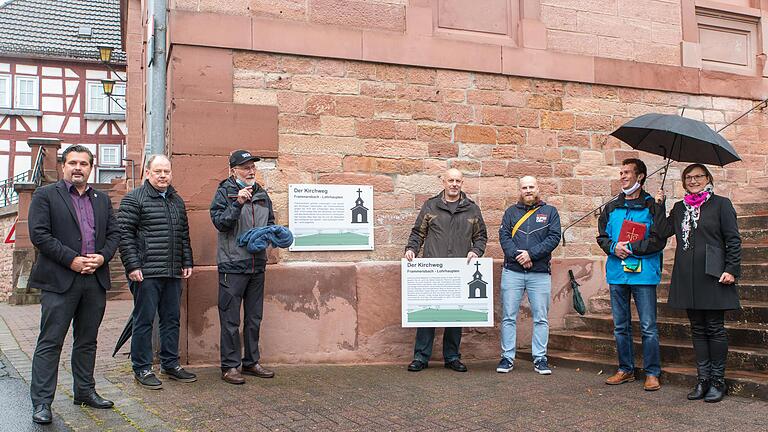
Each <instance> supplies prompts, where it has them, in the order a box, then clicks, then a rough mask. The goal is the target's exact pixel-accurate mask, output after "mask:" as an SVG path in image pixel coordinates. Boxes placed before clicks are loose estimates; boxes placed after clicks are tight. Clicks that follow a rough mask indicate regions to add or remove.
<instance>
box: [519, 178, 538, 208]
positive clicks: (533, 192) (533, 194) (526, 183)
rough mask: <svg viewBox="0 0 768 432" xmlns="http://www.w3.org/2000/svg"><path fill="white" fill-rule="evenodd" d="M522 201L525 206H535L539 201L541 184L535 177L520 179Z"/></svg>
mask: <svg viewBox="0 0 768 432" xmlns="http://www.w3.org/2000/svg"><path fill="white" fill-rule="evenodd" d="M519 182H520V201H521V202H522V203H523V204H525V205H533V204H535V203H536V202H538V201H539V182H538V181H536V177H534V176H525V177H521V178H520V181H519Z"/></svg>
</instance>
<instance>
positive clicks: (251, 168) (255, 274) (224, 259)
mask: <svg viewBox="0 0 768 432" xmlns="http://www.w3.org/2000/svg"><path fill="white" fill-rule="evenodd" d="M258 160H259V158H258V157H256V156H253V155H251V153H249V152H247V151H245V150H236V151H234V152H232V154H231V155H230V156H229V169H230V174H231V175H230V177H227V179H226V180H224V181H222V182H221V183H219V189H218V190H216V195H214V197H213V202H212V203H211V220H212V221H213V225H214V226H215V227H216V230H218V231H219V238H218V244H219V247H218V250H217V253H216V262H217V264H218V267H219V322H220V324H221V344H220V346H221V379H223V380H224V381H226V382H228V383H230V384H243V383H244V382H245V379H244V378H243V376H242V374H241V373H240V371H239V370H238V367H240V366H241V365H242V373H243V374H246V375H253V376H257V377H259V378H272V377H273V376H275V373H274V372H272V371H271V370H268V369H265V368H264V367H263V366H261V365H260V364H259V328H260V327H261V317H262V314H263V312H264V270H265V268H266V265H267V252H266V250H264V251H261V252H259V253H257V254H253V255H252V254H250V253H249V252H248V251H247V250H246V248H245V247H241V246H240V245H238V244H237V239H238V237H239V236H240V235H242V234H243V233H245V232H247V231H248V230H250V229H251V228H259V227H263V226H267V225H274V224H275V215H274V213H273V212H272V200H270V199H269V195H267V191H265V190H264V189H263V188H262V187H261V186H260V185H259V184H258V183H256V163H255V162H256V161H258ZM241 304H242V305H244V309H245V310H244V314H243V320H244V321H245V324H244V325H243V327H244V328H243V342H244V345H245V347H244V348H245V352H244V353H242V361H241V351H240V306H241Z"/></svg>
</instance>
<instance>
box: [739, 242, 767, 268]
mask: <svg viewBox="0 0 768 432" xmlns="http://www.w3.org/2000/svg"><path fill="white" fill-rule="evenodd" d="M767 262H768V245H761V244H742V246H741V263H742V264H752V263H757V264H759V263H767Z"/></svg>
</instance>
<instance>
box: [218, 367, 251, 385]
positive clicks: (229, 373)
mask: <svg viewBox="0 0 768 432" xmlns="http://www.w3.org/2000/svg"><path fill="white" fill-rule="evenodd" d="M221 379H223V380H224V381H226V382H228V383H230V384H245V378H243V376H242V375H241V374H240V371H239V370H237V368H229V369H227V370H225V371H222V372H221Z"/></svg>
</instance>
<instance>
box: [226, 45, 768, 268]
mask: <svg viewBox="0 0 768 432" xmlns="http://www.w3.org/2000/svg"><path fill="white" fill-rule="evenodd" d="M233 64H234V72H233V87H234V91H233V100H234V102H236V103H241V104H258V105H269V106H275V107H277V111H278V133H279V155H278V158H277V159H276V160H275V161H274V165H273V164H272V162H271V161H270V162H269V163H266V164H264V165H262V167H263V168H264V169H263V170H262V172H261V175H262V176H263V181H264V184H265V185H266V186H267V188H268V189H269V190H270V193H271V194H272V198H273V200H274V203H275V208H276V214H277V218H278V220H279V221H280V222H281V223H285V222H286V221H287V214H288V210H287V205H288V203H287V194H286V192H285V191H286V188H287V184H288V183H292V182H317V183H363V184H370V185H373V186H374V190H375V191H376V195H375V202H374V210H375V220H376V250H375V251H371V252H347V253H333V254H329V253H309V252H304V253H285V252H283V253H282V259H283V260H287V261H296V260H321V261H359V260H394V259H398V258H399V257H400V254H401V253H402V248H403V245H404V244H405V241H406V239H407V236H408V234H409V231H410V228H411V224H412V223H413V221H414V219H415V217H416V214H417V212H418V209H419V207H420V206H421V203H422V202H423V201H424V200H425V199H427V198H428V197H430V196H432V195H434V194H435V193H437V192H438V191H439V190H440V183H439V180H438V179H437V175H438V174H440V173H441V172H442V171H443V170H444V169H445V168H448V167H454V168H458V169H460V170H462V171H463V172H464V173H465V176H466V178H465V186H464V189H465V191H466V192H467V193H468V194H469V195H470V197H472V198H473V199H474V200H475V201H477V202H478V203H479V204H480V206H481V207H482V209H483V213H484V217H485V220H486V223H487V224H488V227H489V234H490V240H489V247H488V253H489V254H490V255H491V256H493V257H494V258H502V253H501V250H500V248H499V245H498V227H499V225H500V222H501V216H502V215H503V211H504V209H506V208H507V207H508V206H509V205H511V204H513V203H514V202H515V200H516V199H517V194H518V190H517V179H518V178H519V177H521V176H523V175H535V176H537V177H538V178H539V181H540V186H541V190H542V195H543V198H544V199H545V200H547V201H549V202H550V203H552V204H554V205H555V206H557V207H558V208H559V210H560V213H561V217H562V220H563V224H564V225H565V224H567V223H569V222H570V221H573V220H575V219H577V218H578V217H581V216H582V215H584V214H585V212H587V211H589V210H591V209H592V208H594V207H596V206H598V205H600V204H601V203H603V202H604V201H606V200H607V199H609V198H610V197H611V196H612V195H614V194H615V193H617V192H618V185H617V166H618V165H619V164H620V162H621V160H623V159H624V158H628V157H637V156H641V157H642V158H643V159H644V160H645V161H646V162H647V164H648V167H649V170H655V169H656V168H659V167H661V166H662V164H663V161H662V158H660V157H656V156H650V155H647V154H642V155H641V154H639V153H638V152H636V151H634V150H632V149H631V148H629V147H628V146H627V145H625V144H623V143H621V142H620V141H618V140H616V139H614V138H612V137H610V136H609V133H610V132H611V131H613V130H614V129H615V128H617V127H618V126H620V125H621V124H623V123H624V122H626V121H628V120H629V119H631V118H633V117H635V116H638V115H641V114H644V113H649V112H662V113H676V112H677V113H679V112H680V111H681V108H682V107H686V109H685V114H684V115H685V116H686V117H691V118H695V119H699V120H704V121H706V122H708V123H709V124H710V125H711V126H712V127H714V128H718V127H721V126H723V125H724V124H725V123H726V122H728V121H730V120H732V119H734V118H735V117H736V116H737V115H739V114H740V113H741V112H743V111H745V110H746V109H748V108H750V107H751V106H752V104H753V102H752V101H749V100H739V99H730V98H722V97H711V96H701V95H687V94H682V93H669V92H658V91H649V90H639V89H630V88H620V87H609V86H601V85H588V84H579V83H569V82H559V81H549V80H538V79H527V78H519V77H506V76H501V75H491V74H482V73H470V72H457V71H449V70H435V69H425V68H415V67H403V66H392V65H384V64H372V63H363V62H354V61H342V60H329V59H319V58H311V57H298V56H284V55H273V54H264V53H253V52H235V54H234V57H233ZM764 122H765V118H764V115H762V114H761V113H760V112H758V113H756V114H753V115H750V116H748V117H747V118H744V119H742V120H740V121H739V123H738V124H736V125H735V126H732V127H730V128H729V129H727V130H726V131H725V135H726V136H727V137H728V138H729V139H731V141H732V142H733V144H734V146H735V148H736V149H737V151H739V153H740V154H741V156H742V157H743V159H744V161H743V162H739V163H735V164H731V165H729V166H727V167H725V168H723V169H719V168H718V169H715V170H714V171H715V176H716V179H717V185H718V192H719V193H721V194H724V195H728V196H733V197H734V198H735V199H737V200H738V199H740V198H741V197H746V194H744V193H742V191H745V189H744V187H745V186H747V185H748V184H749V182H750V179H752V178H755V177H761V176H765V175H766V168H765V166H766V156H765V150H766V144H765V143H764V141H762V140H761V136H762V137H766V136H768V128H767V126H768V124H766V123H764ZM683 166H684V164H673V167H674V169H673V170H672V171H671V172H670V174H669V176H668V177H669V178H668V180H667V181H668V185H670V186H672V188H673V190H675V193H676V194H677V196H680V193H681V189H680V185H679V183H680V182H679V169H680V168H681V167H683ZM659 183H660V178H659V177H658V176H654V178H652V179H650V180H649V185H648V189H649V190H655V189H656V188H658V185H659ZM740 193H741V195H740ZM595 227H596V219H595V218H592V217H590V218H587V219H586V220H585V221H584V222H583V223H582V224H580V225H579V226H578V227H575V228H573V229H571V230H569V231H568V235H567V240H568V246H567V247H565V248H559V249H558V250H557V252H556V255H557V256H562V257H565V256H568V257H600V256H602V251H600V250H599V249H598V248H597V246H596V245H595V242H594V238H595V229H596V228H595Z"/></svg>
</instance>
